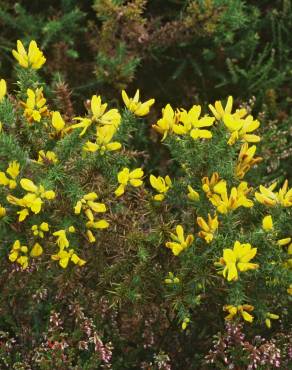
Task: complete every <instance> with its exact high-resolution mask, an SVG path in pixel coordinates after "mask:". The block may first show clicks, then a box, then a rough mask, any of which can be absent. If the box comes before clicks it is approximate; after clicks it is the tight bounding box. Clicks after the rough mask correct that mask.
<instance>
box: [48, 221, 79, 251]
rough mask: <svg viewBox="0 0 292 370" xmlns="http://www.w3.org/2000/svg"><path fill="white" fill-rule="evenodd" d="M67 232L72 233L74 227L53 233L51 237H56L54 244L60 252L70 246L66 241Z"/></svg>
mask: <svg viewBox="0 0 292 370" xmlns="http://www.w3.org/2000/svg"><path fill="white" fill-rule="evenodd" d="M67 232H69V233H74V232H75V228H74V226H70V227H68V228H67V229H61V230H58V231H55V232H54V233H53V236H57V240H56V244H57V245H58V246H59V248H60V250H63V249H65V248H68V247H69V245H70V242H69V240H68V239H67Z"/></svg>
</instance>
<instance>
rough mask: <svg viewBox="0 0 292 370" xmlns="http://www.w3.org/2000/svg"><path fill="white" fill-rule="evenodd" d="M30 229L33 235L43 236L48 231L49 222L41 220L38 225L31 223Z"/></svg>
mask: <svg viewBox="0 0 292 370" xmlns="http://www.w3.org/2000/svg"><path fill="white" fill-rule="evenodd" d="M31 230H32V231H33V235H34V236H39V237H40V238H42V239H43V238H44V233H45V232H48V231H49V224H48V223H47V222H42V223H41V224H40V225H33V226H32V228H31Z"/></svg>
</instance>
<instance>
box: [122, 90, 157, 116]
mask: <svg viewBox="0 0 292 370" xmlns="http://www.w3.org/2000/svg"><path fill="white" fill-rule="evenodd" d="M139 96H140V92H139V89H138V90H137V91H136V94H135V96H134V98H129V97H128V95H127V93H126V91H125V90H123V91H122V98H123V101H124V103H125V106H126V107H127V108H128V109H129V111H131V112H132V113H134V114H135V115H136V116H138V117H142V116H146V115H147V114H148V113H149V110H150V107H151V105H153V104H154V103H155V99H150V100H147V101H146V102H144V103H141V102H140V101H139Z"/></svg>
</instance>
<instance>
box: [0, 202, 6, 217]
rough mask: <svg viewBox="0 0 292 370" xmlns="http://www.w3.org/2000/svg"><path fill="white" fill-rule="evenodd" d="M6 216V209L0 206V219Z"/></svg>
mask: <svg viewBox="0 0 292 370" xmlns="http://www.w3.org/2000/svg"><path fill="white" fill-rule="evenodd" d="M5 215H6V208H4V207H2V206H1V204H0V218H2V217H4V216H5Z"/></svg>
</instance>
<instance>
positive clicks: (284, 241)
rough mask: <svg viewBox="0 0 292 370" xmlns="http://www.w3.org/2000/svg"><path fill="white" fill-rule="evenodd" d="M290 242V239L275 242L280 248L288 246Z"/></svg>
mask: <svg viewBox="0 0 292 370" xmlns="http://www.w3.org/2000/svg"><path fill="white" fill-rule="evenodd" d="M291 240H292V238H284V239H280V240H278V241H277V244H278V245H279V246H281V247H282V246H284V245H287V244H289V243H290V242H291Z"/></svg>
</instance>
